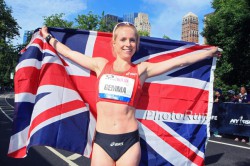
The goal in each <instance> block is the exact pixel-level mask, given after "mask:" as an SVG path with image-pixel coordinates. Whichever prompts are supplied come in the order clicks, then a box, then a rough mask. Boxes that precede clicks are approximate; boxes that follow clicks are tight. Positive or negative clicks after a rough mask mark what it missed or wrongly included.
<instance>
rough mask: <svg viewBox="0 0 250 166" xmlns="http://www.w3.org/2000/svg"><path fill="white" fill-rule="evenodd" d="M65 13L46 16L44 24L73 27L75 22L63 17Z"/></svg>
mask: <svg viewBox="0 0 250 166" xmlns="http://www.w3.org/2000/svg"><path fill="white" fill-rule="evenodd" d="M64 15H65V14H64V13H60V14H52V15H51V16H48V17H46V16H44V25H46V26H48V27H61V28H73V22H72V21H67V20H64V19H63V16H64Z"/></svg>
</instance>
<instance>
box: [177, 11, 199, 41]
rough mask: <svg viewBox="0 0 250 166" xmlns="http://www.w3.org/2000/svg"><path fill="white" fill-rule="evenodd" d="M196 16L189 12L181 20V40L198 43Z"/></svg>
mask: <svg viewBox="0 0 250 166" xmlns="http://www.w3.org/2000/svg"><path fill="white" fill-rule="evenodd" d="M198 26H199V22H198V16H196V15H195V14H194V13H192V12H189V13H188V14H186V15H185V16H184V17H183V19H182V34H181V40H183V41H187V42H195V43H199V30H198Z"/></svg>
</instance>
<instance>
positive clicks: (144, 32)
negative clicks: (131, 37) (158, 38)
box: [138, 30, 149, 37]
mask: <svg viewBox="0 0 250 166" xmlns="http://www.w3.org/2000/svg"><path fill="white" fill-rule="evenodd" d="M138 33H139V35H140V36H148V37H149V32H148V31H141V30H139V31H138Z"/></svg>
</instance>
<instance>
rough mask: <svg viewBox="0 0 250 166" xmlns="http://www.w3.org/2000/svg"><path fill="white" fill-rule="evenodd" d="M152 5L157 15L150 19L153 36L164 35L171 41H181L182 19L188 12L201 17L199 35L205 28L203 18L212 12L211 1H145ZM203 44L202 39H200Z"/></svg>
mask: <svg viewBox="0 0 250 166" xmlns="http://www.w3.org/2000/svg"><path fill="white" fill-rule="evenodd" d="M143 1H144V3H148V4H151V6H152V8H154V11H155V14H154V16H153V17H151V18H150V21H151V29H152V32H151V35H152V36H156V37H162V36H163V35H164V34H165V35H167V36H169V37H170V38H171V39H175V40H181V24H182V18H183V16H184V15H186V14H187V13H188V12H193V13H194V14H196V15H197V16H198V17H199V33H200V32H201V31H202V27H203V21H202V20H203V17H204V15H205V14H207V13H209V12H211V11H212V9H211V0H174V1H171V0H143ZM156 12H157V13H156ZM199 41H200V43H202V42H203V39H202V37H201V36H200V38H199Z"/></svg>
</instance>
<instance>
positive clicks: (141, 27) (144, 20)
mask: <svg viewBox="0 0 250 166" xmlns="http://www.w3.org/2000/svg"><path fill="white" fill-rule="evenodd" d="M134 25H135V27H136V29H137V30H138V31H147V32H148V33H149V35H150V31H151V25H150V23H149V19H148V14H145V13H138V16H137V17H136V18H135V22H134Z"/></svg>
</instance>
